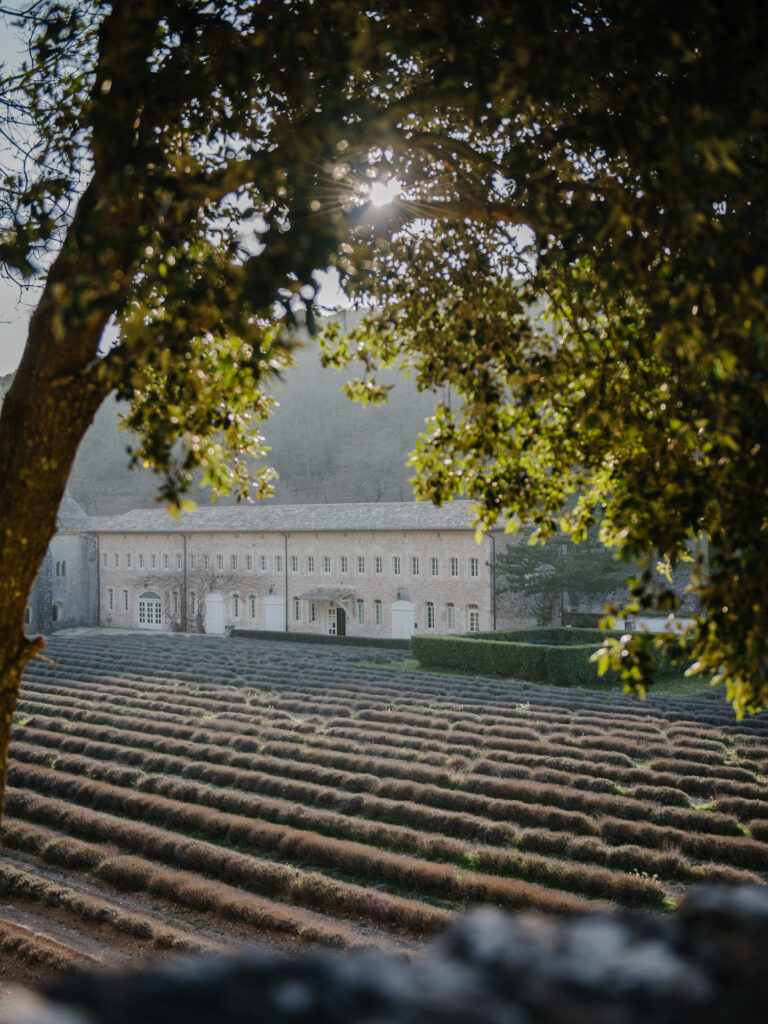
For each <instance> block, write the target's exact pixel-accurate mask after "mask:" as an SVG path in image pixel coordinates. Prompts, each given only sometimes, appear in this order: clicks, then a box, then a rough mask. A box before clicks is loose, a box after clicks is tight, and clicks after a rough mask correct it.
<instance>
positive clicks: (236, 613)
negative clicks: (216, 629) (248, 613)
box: [232, 594, 240, 619]
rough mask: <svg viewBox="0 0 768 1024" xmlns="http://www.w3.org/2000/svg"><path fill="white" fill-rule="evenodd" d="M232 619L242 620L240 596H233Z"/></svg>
mask: <svg viewBox="0 0 768 1024" xmlns="http://www.w3.org/2000/svg"><path fill="white" fill-rule="evenodd" d="M232 617H233V618H235V619H239V618H240V595H239V594H233V595H232Z"/></svg>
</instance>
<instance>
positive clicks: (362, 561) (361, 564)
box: [357, 555, 365, 574]
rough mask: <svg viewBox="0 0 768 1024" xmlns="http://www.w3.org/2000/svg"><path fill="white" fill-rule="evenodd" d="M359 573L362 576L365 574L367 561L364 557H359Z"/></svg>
mask: <svg viewBox="0 0 768 1024" xmlns="http://www.w3.org/2000/svg"><path fill="white" fill-rule="evenodd" d="M357 571H358V572H359V573H361V574H362V573H364V572H365V559H364V558H363V556H362V555H358V556H357Z"/></svg>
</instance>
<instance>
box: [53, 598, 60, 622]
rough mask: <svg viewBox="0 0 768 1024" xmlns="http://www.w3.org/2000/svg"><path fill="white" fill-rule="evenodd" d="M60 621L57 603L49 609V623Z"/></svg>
mask: <svg viewBox="0 0 768 1024" xmlns="http://www.w3.org/2000/svg"><path fill="white" fill-rule="evenodd" d="M60 621H61V605H60V604H59V602H58V601H57V602H56V604H55V605H54V606H53V608H51V622H60Z"/></svg>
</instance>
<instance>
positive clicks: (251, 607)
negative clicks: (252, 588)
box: [248, 594, 256, 619]
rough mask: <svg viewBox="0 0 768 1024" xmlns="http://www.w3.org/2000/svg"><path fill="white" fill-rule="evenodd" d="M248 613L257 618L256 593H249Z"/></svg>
mask: <svg viewBox="0 0 768 1024" xmlns="http://www.w3.org/2000/svg"><path fill="white" fill-rule="evenodd" d="M248 615H249V617H250V618H252V619H255V618H256V595H255V594H249V595H248Z"/></svg>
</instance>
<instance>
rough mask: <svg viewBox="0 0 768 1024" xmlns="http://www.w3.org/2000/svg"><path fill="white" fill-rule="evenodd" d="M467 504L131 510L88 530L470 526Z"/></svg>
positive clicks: (96, 520) (235, 530) (299, 530)
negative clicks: (175, 514) (176, 513)
mask: <svg viewBox="0 0 768 1024" xmlns="http://www.w3.org/2000/svg"><path fill="white" fill-rule="evenodd" d="M470 507H471V502H469V501H454V502H451V503H450V504H447V505H443V506H442V507H441V508H436V507H435V506H434V505H430V504H428V503H427V502H422V501H419V502H416V501H391V502H366V503H362V502H360V503H349V504H343V505H258V504H255V505H226V506H221V507H219V508H197V509H195V511H194V512H182V514H181V519H180V520H178V521H177V520H175V519H172V518H171V516H170V515H169V514H168V513H167V512H166V511H165V509H144V508H142V509H134V510H133V511H132V512H125V513H124V514H123V515H119V516H99V517H94V518H92V519H90V520H89V526H88V530H89V531H90V532H91V533H314V532H315V531H317V532H330V531H334V532H339V531H346V530H348V531H351V532H355V531H372V530H381V531H397V530H432V531H434V530H471V529H473V526H472V517H471V515H470Z"/></svg>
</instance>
